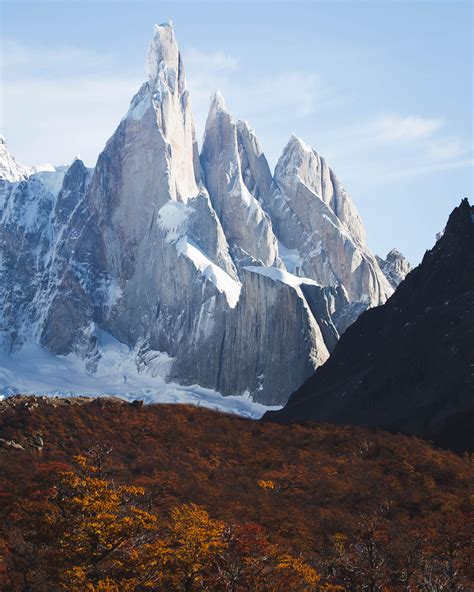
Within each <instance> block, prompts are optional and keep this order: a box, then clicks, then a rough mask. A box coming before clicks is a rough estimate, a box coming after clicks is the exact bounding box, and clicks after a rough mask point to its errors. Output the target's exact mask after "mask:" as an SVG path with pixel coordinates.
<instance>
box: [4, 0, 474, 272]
mask: <svg viewBox="0 0 474 592" xmlns="http://www.w3.org/2000/svg"><path fill="white" fill-rule="evenodd" d="M472 12H473V4H472V3H471V2H470V1H468V2H457V1H455V0H449V1H446V2H444V1H441V0H433V1H430V0H425V1H420V2H416V1H410V2H408V1H405V2H403V1H398V2H389V1H384V0H379V1H372V2H370V1H369V2H368V1H363V2H362V1H357V0H354V1H352V2H339V1H334V0H333V1H330V2H325V1H306V2H298V1H291V2H290V1H278V2H271V1H267V2H260V3H259V2H243V1H240V2H230V1H229V2H224V1H222V0H220V1H219V2H207V3H206V2H200V1H198V0H195V1H194V2H192V3H186V2H159V1H154V2H148V1H125V0H124V1H114V0H108V1H104V2H95V1H93V0H81V1H69V2H67V1H65V0H62V1H61V2H43V1H41V0H36V1H34V2H29V1H22V0H14V1H13V0H3V1H2V25H1V32H2V64H1V73H2V92H1V99H2V104H1V116H2V117H1V120H2V121H1V133H3V134H4V135H5V136H6V138H7V142H8V146H9V149H10V151H11V152H12V153H13V154H14V155H15V156H16V157H17V158H18V159H19V160H20V161H21V162H24V163H25V164H34V163H38V162H45V161H49V162H53V163H55V164H58V163H62V162H69V161H70V160H72V158H73V157H74V156H75V154H77V153H80V154H81V156H82V158H83V159H84V160H85V161H86V163H87V164H89V165H93V164H94V162H95V160H96V158H97V155H98V153H99V152H100V150H101V149H102V148H103V146H104V145H105V142H106V140H107V139H108V138H109V137H110V135H111V134H112V133H113V131H114V129H115V127H116V126H117V125H118V123H119V121H120V118H121V117H122V116H123V114H124V113H125V112H126V110H127V107H128V102H129V101H130V99H131V97H132V95H133V93H134V92H135V91H136V90H137V89H138V86H139V84H140V82H141V81H142V80H144V79H145V74H144V60H145V53H146V48H147V45H148V42H149V39H150V37H151V34H152V29H153V24H154V23H155V22H163V21H167V20H169V19H172V20H173V23H174V27H175V33H176V36H177V39H178V43H179V45H180V48H181V50H182V52H183V56H184V61H185V69H186V73H187V77H188V86H189V88H190V92H191V101H192V104H193V110H194V114H195V119H196V124H197V130H198V134H199V138H200V137H201V134H202V130H203V126H204V122H205V117H206V112H207V107H208V102H209V95H210V93H211V92H212V91H213V90H217V89H220V90H221V91H222V93H223V95H224V97H225V99H226V103H227V106H228V108H229V110H230V111H231V112H232V113H233V115H234V116H236V117H238V118H240V119H246V120H247V121H249V123H250V124H251V125H252V127H253V128H254V129H255V130H256V132H257V135H258V137H259V139H260V142H261V144H262V146H263V148H264V150H265V152H266V154H267V157H268V159H269V161H270V164H271V166H274V164H275V163H276V161H277V159H278V156H279V155H280V153H281V151H282V149H283V146H284V145H285V143H286V142H287V140H288V139H289V137H290V134H291V133H292V132H294V133H295V134H296V135H298V136H300V137H301V138H303V139H304V140H305V141H306V142H307V143H308V144H310V145H311V146H313V147H314V148H315V149H316V150H318V151H319V152H320V153H321V154H322V155H324V156H326V157H327V159H328V162H329V164H330V165H331V166H332V168H333V169H334V171H335V172H336V174H337V175H338V177H339V179H340V180H341V182H342V183H343V185H344V186H345V187H346V189H347V191H348V192H349V194H350V195H351V196H352V198H353V199H354V202H355V204H356V206H357V208H358V209H359V211H360V213H361V215H362V218H363V220H364V223H365V226H366V229H367V235H368V242H369V245H370V246H371V248H372V249H373V250H374V251H375V252H376V253H378V254H380V255H385V254H386V252H387V251H388V250H389V249H390V248H392V247H394V246H395V247H397V248H399V249H400V250H401V251H402V252H404V254H405V255H406V256H407V257H408V258H409V259H410V260H411V261H412V262H413V263H417V262H418V261H419V260H420V258H421V256H422V254H423V252H424V251H425V249H427V248H431V246H432V245H433V242H434V237H435V233H436V232H438V231H439V230H441V229H442V227H443V225H444V223H445V221H446V218H447V216H448V214H449V212H450V211H451V209H452V208H453V207H454V206H455V205H457V204H458V203H459V201H460V199H461V197H463V196H468V197H469V198H470V199H471V200H472V193H473V176H472V172H473V150H472V148H473V146H472V121H473V111H472V110H473V90H472V79H473V71H472V61H473V14H472Z"/></svg>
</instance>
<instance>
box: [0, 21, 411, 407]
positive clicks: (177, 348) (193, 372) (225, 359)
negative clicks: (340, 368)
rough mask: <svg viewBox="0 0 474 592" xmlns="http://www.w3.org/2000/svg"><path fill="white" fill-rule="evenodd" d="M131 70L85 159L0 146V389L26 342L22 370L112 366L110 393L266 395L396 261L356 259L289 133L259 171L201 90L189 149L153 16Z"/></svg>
mask: <svg viewBox="0 0 474 592" xmlns="http://www.w3.org/2000/svg"><path fill="white" fill-rule="evenodd" d="M146 70H147V79H146V81H145V82H144V83H143V84H142V86H141V87H140V89H139V90H138V92H137V94H136V95H135V96H134V97H133V99H132V101H131V103H130V107H129V110H128V112H127V113H126V114H125V116H124V117H123V119H122V120H121V122H120V123H119V125H118V127H117V129H116V131H115V132H114V134H113V135H112V137H111V138H110V139H109V140H108V142H107V144H106V146H105V148H104V150H103V151H102V153H101V154H100V155H99V157H98V160H97V164H96V166H95V167H94V168H93V169H90V168H87V167H86V166H85V165H84V164H83V162H82V161H81V160H80V159H75V160H74V162H73V163H72V164H71V165H69V166H64V167H51V166H48V165H46V166H45V165H43V166H40V167H36V168H35V167H33V168H32V167H24V166H22V165H20V164H19V163H18V162H17V161H16V160H15V159H14V157H13V156H11V155H10V154H9V152H8V150H7V148H6V144H5V141H4V140H2V141H1V143H0V177H1V180H0V303H1V305H0V352H2V354H1V367H2V368H1V369H0V380H1V382H0V389H1V390H2V391H3V393H4V394H8V393H13V392H18V391H20V390H22V389H23V390H24V389H25V388H34V386H35V379H33V382H31V383H28V385H27V387H25V383H21V376H20V375H19V373H18V372H17V371H16V370H15V368H17V366H16V364H17V363H18V360H21V359H22V358H21V356H22V352H26V354H25V355H26V358H25V359H24V360H23V361H24V363H26V364H29V365H30V366H31V367H33V368H34V366H35V363H36V362H35V360H36V358H35V355H36V354H35V355H33V353H32V352H37V351H38V350H37V349H34V347H33V346H35V347H39V348H40V349H41V351H42V352H44V351H46V352H49V353H50V354H52V356H54V359H53V358H50V359H49V361H48V363H47V364H46V370H45V369H44V368H43V369H41V368H38V371H37V376H38V377H40V378H43V377H44V375H45V374H47V373H48V372H49V371H50V370H48V368H49V369H51V368H52V367H53V362H54V360H56V361H61V360H69V361H70V360H72V359H74V360H75V361H76V362H77V364H79V366H80V373H82V374H83V375H84V376H85V377H94V376H99V375H100V374H101V372H103V368H104V364H105V360H109V361H110V359H112V366H111V367H112V370H113V374H114V376H115V377H116V380H119V381H120V382H121V384H122V386H121V387H120V388H121V389H122V390H121V391H120V392H123V390H124V389H125V390H127V389H129V390H130V391H134V389H135V391H136V386H134V384H133V380H136V379H137V376H142V377H143V376H146V377H148V379H149V382H147V385H148V386H150V385H153V381H154V380H156V381H158V380H161V384H163V381H165V382H166V383H168V384H173V385H181V386H185V387H190V386H191V387H192V386H193V385H198V387H199V388H205V389H210V390H212V391H213V392H217V393H220V394H222V395H234V396H235V395H243V396H246V397H248V398H250V399H252V400H253V401H255V402H257V403H263V404H265V405H283V404H284V403H285V402H286V401H287V399H288V397H289V395H290V394H291V393H292V392H293V391H294V390H295V389H297V388H298V387H299V386H300V385H301V384H302V383H303V382H304V381H305V380H306V379H307V378H308V377H309V376H311V375H312V373H313V372H314V370H315V369H316V368H317V367H318V366H320V365H321V364H323V363H324V362H326V360H327V359H328V357H329V354H330V353H331V352H332V351H333V349H334V347H335V346H336V343H337V342H338V340H339V337H340V335H341V334H342V333H343V332H344V331H345V330H346V329H347V328H348V327H349V326H350V325H351V324H352V323H353V322H354V321H355V320H356V319H357V317H358V316H359V315H360V314H361V312H363V311H365V310H366V309H368V308H372V307H377V306H379V305H381V304H383V303H384V302H385V301H386V300H387V298H388V297H390V296H391V294H392V293H393V289H394V288H395V287H396V285H397V284H398V283H399V282H400V281H401V280H402V279H403V277H404V276H405V275H406V273H407V271H408V270H409V266H408V264H407V263H406V262H405V260H404V259H403V257H402V256H401V255H400V254H399V253H398V252H397V251H392V252H391V253H389V255H388V257H387V259H386V260H382V259H377V258H376V257H375V256H374V255H373V254H372V253H371V251H370V250H369V248H368V246H367V243H366V238H365V231H364V227H363V224H362V221H361V218H360V216H359V214H358V213H357V210H356V208H355V206H354V203H353V202H352V200H351V198H350V197H349V195H348V194H347V192H346V191H345V190H344V188H343V187H342V185H341V183H340V182H339V180H338V178H337V177H336V175H335V173H334V171H333V170H332V169H331V168H330V166H329V165H328V163H327V162H326V160H325V159H324V158H323V157H321V156H320V155H319V154H318V153H317V152H316V151H315V150H313V149H312V148H310V147H309V146H307V145H306V144H305V143H304V142H303V141H302V140H301V139H299V138H297V137H295V136H292V137H291V138H290V140H289V142H288V144H287V145H286V146H285V148H284V150H283V152H282V155H281V157H280V159H279V160H278V163H277V165H276V168H275V171H274V173H273V174H272V172H271V170H270V167H269V165H268V162H267V160H266V158H265V154H264V152H263V150H262V148H261V146H260V144H259V141H258V139H257V137H256V135H255V133H254V131H253V130H252V129H251V127H250V126H249V125H248V124H247V123H246V122H244V121H239V120H236V119H234V118H233V117H232V115H231V114H230V113H229V112H228V110H227V109H226V107H225V103H224V100H223V98H222V97H221V96H220V94H219V93H216V94H215V95H214V96H213V97H212V100H211V106H210V110H209V115H208V118H207V122H206V127H205V134H204V140H203V144H202V149H201V151H200V152H199V149H198V143H197V140H196V135H195V131H194V123H193V115H192V109H191V102H190V96H189V93H188V90H187V87H186V80H185V73H184V66H183V62H182V59H181V54H180V52H179V49H178V45H177V43H176V39H175V34H174V30H173V27H172V25H171V24H170V23H167V24H163V25H157V26H155V31H154V35H153V39H152V41H151V43H150V46H149V50H148V54H147V59H146ZM32 348H33V349H32ZM76 362H75V363H76ZM54 363H56V362H54ZM58 363H59V362H58ZM77 364H76V367H77ZM130 367H133V372H131V373H130V372H129V370H127V369H129V368H130ZM65 374H67V372H65ZM132 374H133V376H132ZM33 375H34V371H33ZM117 377H118V378H117ZM133 377H135V378H133ZM40 382H41V381H39V382H38V384H40ZM78 388H79V387H77V385H76V387H71V389H70V390H74V389H75V390H76V391H77V390H78ZM196 388H197V387H196ZM127 392H128V391H127Z"/></svg>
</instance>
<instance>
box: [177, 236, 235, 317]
mask: <svg viewBox="0 0 474 592" xmlns="http://www.w3.org/2000/svg"><path fill="white" fill-rule="evenodd" d="M177 247H178V251H179V253H180V254H181V255H184V256H185V257H187V258H188V259H190V260H191V261H192V262H193V264H194V266H195V267H196V269H198V270H199V271H200V272H201V273H202V274H203V275H204V276H205V277H206V278H207V279H208V280H209V281H211V282H212V283H213V284H214V285H215V287H216V288H217V289H218V290H219V292H222V293H223V294H224V295H225V297H226V299H227V302H228V304H229V306H230V308H235V306H236V305H237V302H238V301H239V296H240V290H241V288H242V286H241V284H239V282H236V281H235V280H234V279H233V278H231V277H230V275H229V274H228V273H226V272H225V271H224V270H223V269H221V268H220V267H219V266H218V265H216V264H215V263H213V262H212V261H211V260H210V259H209V258H208V257H207V256H206V255H205V254H204V253H203V252H202V251H200V250H199V249H198V248H197V247H195V246H194V245H193V244H191V243H190V242H189V241H188V239H187V237H185V236H183V237H182V238H181V239H180V240H179V241H178V243H177Z"/></svg>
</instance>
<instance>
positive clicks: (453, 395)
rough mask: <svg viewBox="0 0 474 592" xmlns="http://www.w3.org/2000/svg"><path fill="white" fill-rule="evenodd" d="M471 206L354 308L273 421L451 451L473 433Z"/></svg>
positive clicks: (469, 443) (469, 441) (468, 442)
mask: <svg viewBox="0 0 474 592" xmlns="http://www.w3.org/2000/svg"><path fill="white" fill-rule="evenodd" d="M473 360H474V208H473V207H472V206H470V205H469V203H468V201H467V199H464V200H463V201H462V202H461V205H460V206H458V207H457V208H456V209H455V210H454V211H453V212H452V214H451V216H450V218H449V221H448V224H447V226H446V229H445V232H444V234H443V236H442V237H441V238H440V239H439V241H438V242H437V243H436V245H435V246H434V247H433V249H432V250H431V251H427V253H426V254H425V256H424V258H423V261H422V263H421V264H420V265H419V266H418V267H417V268H416V269H414V270H413V271H412V272H411V273H410V274H409V275H408V276H407V277H406V279H405V280H404V281H402V283H401V284H400V285H399V286H398V288H397V290H396V292H395V293H394V295H393V296H392V297H391V298H390V299H389V300H388V301H387V302H386V304H384V305H383V306H380V307H378V308H375V309H373V310H369V311H367V312H365V313H364V314H362V315H361V316H360V318H359V319H358V320H357V321H356V322H355V323H354V324H353V325H352V326H351V327H350V328H349V329H348V330H347V331H346V333H345V334H344V335H343V336H342V338H341V340H340V341H339V343H338V344H337V346H336V348H335V350H334V352H333V354H332V356H331V358H330V359H329V360H328V362H326V364H324V366H322V367H321V368H319V369H318V370H317V371H316V372H315V374H314V375H313V376H312V377H311V378H310V379H308V381H307V382H306V383H305V384H304V385H303V386H302V387H301V388H300V389H299V390H297V391H296V392H295V393H294V394H293V395H292V396H291V398H290V400H289V401H288V403H287V405H286V407H285V408H284V409H282V410H281V411H277V412H269V413H267V414H266V416H265V417H267V418H268V419H272V420H275V421H281V422H291V421H303V420H304V421H308V420H317V421H327V422H334V423H348V424H357V425H364V426H376V427H380V428H384V429H389V430H396V431H402V432H405V433H410V434H417V435H421V436H423V437H427V438H430V439H433V440H435V441H436V442H438V443H440V444H444V445H448V446H452V447H454V448H457V449H460V450H473V449H474V437H473V432H472V425H470V424H472V418H473V417H474V378H473V373H472V362H473Z"/></svg>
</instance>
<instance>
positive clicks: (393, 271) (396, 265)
mask: <svg viewBox="0 0 474 592" xmlns="http://www.w3.org/2000/svg"><path fill="white" fill-rule="evenodd" d="M376 259H377V263H378V264H379V266H380V269H381V270H382V272H383V274H384V276H385V277H386V278H387V280H388V281H389V283H390V285H391V286H392V288H393V289H394V290H395V289H396V288H397V287H398V285H399V284H400V282H402V281H403V280H404V279H405V278H406V276H407V275H408V274H409V273H410V271H411V265H410V263H409V262H408V261H407V260H406V259H405V257H404V256H403V255H402V254H401V253H400V252H399V251H397V249H392V250H391V251H390V252H389V253H388V254H387V257H386V258H385V259H382V258H381V257H377V256H376Z"/></svg>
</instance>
